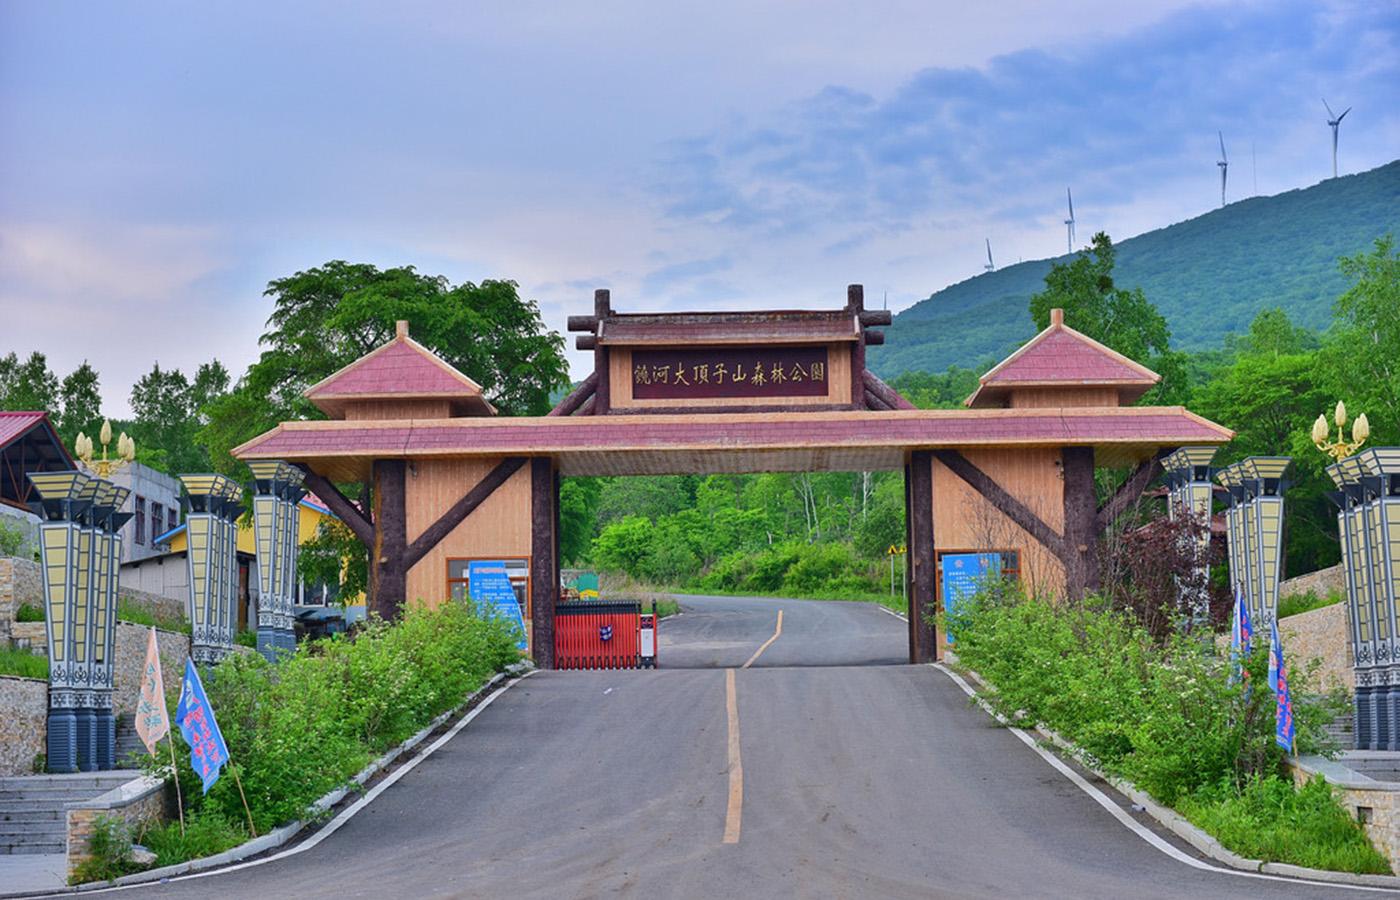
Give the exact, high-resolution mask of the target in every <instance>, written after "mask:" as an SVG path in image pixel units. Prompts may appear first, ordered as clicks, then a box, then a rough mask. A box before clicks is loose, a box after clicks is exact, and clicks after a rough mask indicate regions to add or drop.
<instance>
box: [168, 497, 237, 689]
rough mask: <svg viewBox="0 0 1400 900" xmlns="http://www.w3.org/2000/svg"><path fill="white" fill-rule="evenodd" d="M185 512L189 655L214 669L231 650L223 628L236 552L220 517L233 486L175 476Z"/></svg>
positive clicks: (228, 633) (226, 627) (226, 621)
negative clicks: (182, 490) (182, 489)
mask: <svg viewBox="0 0 1400 900" xmlns="http://www.w3.org/2000/svg"><path fill="white" fill-rule="evenodd" d="M180 481H181V482H182V483H183V484H184V486H185V497H186V503H187V505H188V509H187V511H186V516H185V527H186V535H187V537H188V542H187V546H188V552H187V553H186V559H185V563H186V567H187V571H188V572H189V582H190V596H189V606H188V611H189V616H190V638H191V640H190V645H191V649H190V656H191V657H192V658H193V659H194V661H195V662H196V663H200V664H204V665H214V664H217V663H218V662H219V661H220V660H222V659H223V658H224V657H225V656H226V655H228V653H229V652H230V651H231V650H232V649H233V632H232V630H231V629H230V628H229V616H228V612H229V608H230V605H231V604H230V603H229V600H228V589H229V580H230V579H229V568H230V566H229V563H228V557H229V556H230V555H232V554H233V553H235V552H236V549H235V546H234V544H233V542H232V541H230V540H229V538H228V535H227V528H226V527H225V526H226V524H227V522H226V518H225V513H226V510H227V508H228V501H229V497H230V494H231V492H232V491H236V490H237V485H236V484H235V483H234V482H233V481H232V480H231V479H229V478H227V477H225V476H223V475H213V474H208V475H181V476H180Z"/></svg>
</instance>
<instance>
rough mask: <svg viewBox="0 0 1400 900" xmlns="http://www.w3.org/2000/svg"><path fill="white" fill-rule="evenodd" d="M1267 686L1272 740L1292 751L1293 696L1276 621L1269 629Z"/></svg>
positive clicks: (1293, 738)
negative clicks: (1270, 697)
mask: <svg viewBox="0 0 1400 900" xmlns="http://www.w3.org/2000/svg"><path fill="white" fill-rule="evenodd" d="M1269 688H1270V689H1271V690H1273V692H1274V698H1275V702H1274V742H1275V743H1276V744H1278V745H1279V746H1280V747H1282V748H1283V749H1285V750H1287V751H1288V752H1289V753H1292V752H1293V746H1294V740H1295V738H1296V735H1295V733H1294V729H1293V697H1292V695H1291V694H1290V693H1289V691H1288V666H1287V665H1286V664H1285V663H1284V660H1283V644H1282V643H1281V642H1280V641H1279V639H1278V621H1277V620H1275V621H1274V622H1271V623H1270V630H1269Z"/></svg>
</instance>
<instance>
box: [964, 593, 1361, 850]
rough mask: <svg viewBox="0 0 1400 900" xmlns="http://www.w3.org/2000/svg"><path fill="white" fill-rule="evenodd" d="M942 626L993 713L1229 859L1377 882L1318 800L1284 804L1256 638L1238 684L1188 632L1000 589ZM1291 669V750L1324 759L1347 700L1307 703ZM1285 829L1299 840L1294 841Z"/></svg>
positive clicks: (1291, 798) (1356, 837) (1263, 652)
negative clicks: (1082, 757) (1080, 757)
mask: <svg viewBox="0 0 1400 900" xmlns="http://www.w3.org/2000/svg"><path fill="white" fill-rule="evenodd" d="M947 624H948V627H949V628H951V629H952V630H953V631H954V632H955V633H956V634H957V645H956V648H957V652H958V657H959V659H960V660H961V661H962V662H963V663H966V664H967V665H969V666H971V667H972V668H973V669H976V670H977V671H978V672H979V673H980V674H981V675H982V676H983V677H985V678H986V679H987V680H988V681H989V682H991V683H992V684H993V685H995V686H996V689H997V690H996V693H995V694H994V695H993V696H992V697H990V698H989V699H990V701H991V702H992V703H994V704H995V705H996V706H997V707H998V708H999V709H1000V711H1001V712H1002V714H1003V715H1006V716H1007V717H1008V718H1016V717H1023V718H1024V719H1025V720H1027V721H1028V722H1031V723H1043V724H1045V725H1047V726H1049V727H1050V728H1053V729H1055V730H1056V731H1058V732H1060V733H1061V734H1063V735H1064V736H1065V737H1066V738H1068V739H1069V740H1071V741H1073V742H1075V743H1076V744H1078V745H1079V746H1080V747H1081V748H1083V750H1084V751H1085V752H1086V753H1087V754H1088V755H1089V756H1090V757H1091V759H1092V761H1093V762H1094V763H1096V764H1097V765H1098V766H1100V767H1101V768H1103V769H1106V770H1108V771H1110V772H1114V773H1116V774H1118V775H1121V776H1122V777H1124V778H1126V779H1127V780H1129V781H1132V782H1134V783H1135V784H1137V786H1138V787H1140V788H1142V789H1143V790H1146V791H1147V792H1148V793H1150V794H1152V796H1154V797H1156V798H1157V799H1158V800H1160V801H1162V802H1163V803H1167V804H1171V805H1176V806H1179V807H1180V808H1181V809H1182V810H1183V813H1185V814H1187V815H1188V817H1191V818H1192V821H1195V822H1197V824H1199V825H1201V827H1204V828H1206V829H1207V830H1209V831H1210V832H1211V833H1212V834H1214V835H1215V836H1216V837H1217V838H1218V839H1219V840H1220V841H1221V842H1222V843H1223V844H1225V846H1227V847H1229V848H1230V849H1231V850H1234V851H1235V852H1237V853H1244V854H1246V855H1253V856H1256V857H1259V856H1260V855H1261V854H1264V855H1263V856H1262V858H1265V859H1277V860H1280V861H1285V862H1290V863H1295V864H1299V865H1315V864H1319V862H1318V861H1319V860H1326V861H1327V862H1328V865H1329V866H1330V865H1332V864H1336V865H1338V866H1340V867H1342V868H1347V869H1349V870H1350V871H1375V869H1374V865H1375V862H1374V861H1375V859H1376V858H1377V857H1376V855H1375V851H1374V849H1372V848H1371V847H1370V845H1369V844H1368V843H1367V842H1366V840H1365V835H1364V834H1363V833H1362V832H1361V831H1360V830H1359V829H1358V828H1357V827H1356V825H1355V823H1351V822H1350V820H1349V819H1348V818H1347V815H1346V812H1345V811H1344V810H1343V809H1342V807H1341V806H1340V805H1339V804H1338V803H1337V802H1336V800H1335V799H1334V798H1333V797H1332V796H1331V794H1330V792H1329V791H1328V789H1327V788H1326V787H1325V786H1322V787H1312V788H1306V789H1304V790H1303V791H1299V792H1297V794H1296V796H1295V794H1294V791H1293V788H1292V784H1291V782H1289V781H1288V780H1287V774H1288V770H1287V767H1286V766H1285V760H1286V758H1285V755H1284V753H1283V751H1282V750H1281V749H1280V748H1279V747H1278V745H1277V744H1276V743H1275V742H1274V698H1273V695H1272V693H1271V692H1270V691H1269V690H1268V688H1267V686H1266V685H1267V682H1266V670H1267V667H1268V647H1267V639H1263V640H1260V639H1257V638H1256V642H1255V647H1254V652H1253V653H1252V654H1251V655H1250V656H1249V658H1247V659H1245V660H1243V667H1244V670H1245V672H1246V673H1247V676H1246V677H1243V678H1240V679H1232V678H1231V677H1230V673H1231V661H1230V659H1229V658H1228V655H1227V654H1224V653H1222V652H1221V651H1218V650H1217V649H1216V645H1215V643H1214V642H1213V641H1211V640H1209V639H1206V640H1202V639H1201V638H1200V637H1199V636H1198V635H1199V633H1197V634H1195V635H1191V634H1185V633H1183V629H1182V628H1180V627H1178V628H1176V629H1173V630H1171V631H1170V632H1168V633H1167V634H1165V635H1161V636H1157V635H1154V633H1153V630H1150V629H1149V628H1147V627H1145V626H1144V625H1142V624H1140V623H1139V622H1138V621H1136V620H1135V619H1134V618H1133V617H1132V616H1131V615H1130V614H1129V613H1128V612H1125V611H1123V610H1121V609H1116V608H1114V607H1113V606H1112V603H1111V601H1107V600H1102V599H1098V598H1090V599H1088V600H1086V601H1085V602H1084V603H1082V604H1065V605H1059V606H1057V605H1054V604H1052V603H1051V602H1049V601H1048V600H1046V599H1042V598H1025V597H1023V596H1021V595H1020V594H1019V593H1018V592H1017V591H1016V590H1014V589H1009V588H1008V586H1007V585H1005V584H1003V585H1001V586H999V588H998V589H997V590H987V591H983V592H981V593H979V594H978V595H977V596H976V597H974V598H973V599H972V600H970V601H969V602H967V603H965V604H963V605H962V606H961V607H960V608H959V610H958V612H957V613H956V614H955V615H953V616H950V617H949V618H948V622H947ZM1299 663H1300V661H1299V660H1297V659H1292V660H1290V669H1291V671H1290V684H1291V688H1292V692H1293V699H1294V702H1293V706H1294V720H1295V727H1296V733H1297V749H1298V752H1299V753H1322V754H1333V753H1335V750H1336V747H1335V744H1334V743H1333V742H1332V741H1331V739H1330V737H1329V736H1328V734H1327V732H1326V728H1325V726H1326V724H1327V723H1328V722H1330V721H1332V720H1333V719H1334V718H1335V717H1336V716H1337V715H1338V714H1339V713H1340V712H1342V711H1344V710H1345V708H1346V699H1345V697H1343V696H1340V695H1336V696H1315V695H1309V693H1308V685H1309V682H1310V679H1311V676H1312V674H1313V673H1314V672H1315V669H1316V665H1315V664H1314V665H1312V666H1300V665H1299ZM1188 810H1189V811H1190V812H1187V811H1188ZM1339 822H1340V823H1341V824H1338V823H1339ZM1343 826H1345V827H1343ZM1290 829H1297V830H1299V831H1300V833H1301V834H1304V835H1306V836H1307V837H1306V838H1300V839H1298V840H1294V839H1293V838H1290V837H1288V834H1287V833H1288V832H1289V830H1290ZM1246 838H1248V839H1246ZM1251 841H1252V842H1253V843H1251ZM1306 841H1314V842H1317V841H1321V842H1322V843H1320V844H1316V845H1315V846H1310V847H1307V848H1305V847H1304V845H1305V843H1306ZM1305 849H1306V852H1305ZM1382 863H1383V860H1382Z"/></svg>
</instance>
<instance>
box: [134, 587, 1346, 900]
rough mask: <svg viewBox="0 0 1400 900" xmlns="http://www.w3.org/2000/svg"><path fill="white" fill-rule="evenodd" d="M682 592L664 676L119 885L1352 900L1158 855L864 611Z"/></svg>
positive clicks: (874, 612) (481, 892)
mask: <svg viewBox="0 0 1400 900" xmlns="http://www.w3.org/2000/svg"><path fill="white" fill-rule="evenodd" d="M680 600H681V604H682V607H683V610H684V613H683V615H681V616H680V617H678V618H675V619H667V620H664V621H663V622H662V626H661V628H662V631H661V634H662V640H661V663H662V668H661V669H659V670H657V671H643V672H541V673H539V674H537V675H535V676H533V677H531V678H529V679H526V680H525V681H523V682H521V683H520V684H518V685H516V686H515V687H513V688H512V689H511V690H509V691H507V692H506V693H504V694H502V695H501V696H500V697H499V699H497V701H496V702H495V703H494V704H493V705H492V706H490V707H489V708H488V709H486V710H484V711H483V712H482V713H481V714H480V715H479V716H478V717H477V719H476V720H475V721H473V722H472V723H471V724H470V725H468V726H467V727H466V729H465V730H463V731H462V732H461V733H460V734H459V735H458V736H457V737H456V738H455V739H453V740H452V741H451V742H449V743H448V744H446V745H445V746H444V747H443V748H442V749H441V750H439V751H438V752H437V753H436V754H435V755H433V756H431V757H429V758H428V759H426V760H425V761H424V762H423V763H422V764H421V765H419V766H418V767H417V768H416V769H414V770H413V771H411V772H409V773H408V774H407V775H406V776H405V777H404V778H403V779H402V780H401V781H399V782H398V783H397V784H395V785H393V786H391V787H390V788H389V789H388V790H386V791H385V792H384V793H383V794H382V795H381V796H380V797H378V798H377V799H376V800H375V801H374V802H373V803H371V804H369V806H367V807H366V808H365V810H364V811H363V812H361V813H360V814H359V815H358V816H357V817H355V818H353V819H351V820H350V821H349V822H348V823H347V824H346V825H345V827H343V828H342V829H341V830H340V831H338V832H337V833H335V834H333V835H331V836H330V837H329V838H327V839H326V840H325V841H324V842H323V843H321V844H320V845H318V846H316V847H315V848H313V849H311V850H309V851H307V852H306V853H303V854H300V855H297V856H294V857H291V858H288V859H285V860H280V861H277V862H272V863H268V864H266V865H261V866H254V867H251V868H247V869H241V870H238V871H234V872H230V873H226V874H220V875H215V876H212V877H207V878H199V879H193V880H189V881H181V882H174V883H170V884H167V885H159V886H151V887H145V888H139V889H137V890H135V891H132V892H129V895H135V896H152V897H201V898H203V897H236V898H249V900H270V898H276V897H336V898H355V897H375V898H380V897H389V898H405V900H406V898H416V897H484V898H496V897H501V898H513V897H541V898H544V897H548V898H575V897H614V896H617V897H638V898H658V897H661V898H665V897H742V898H770V897H814V898H816V897H820V898H826V897H849V898H866V897H870V898H883V897H891V898H906V897H907V898H925V897H988V898H991V897H998V898H1000V897H1022V898H1039V897H1105V898H1108V897H1112V898H1139V897H1142V898H1154V897H1205V898H1236V897H1238V898H1255V897H1260V896H1267V897H1289V898H1294V897H1364V896H1368V894H1366V893H1363V892H1359V891H1351V890H1345V889H1341V888H1332V887H1314V886H1309V885H1301V884H1296V883H1288V882H1280V881H1265V880H1258V879H1251V878H1244V877H1239V876H1234V875H1227V874H1219V873H1215V872H1209V871H1204V872H1203V871H1200V870H1197V869H1194V868H1192V867H1190V866H1188V865H1186V864H1184V863H1182V862H1180V861H1177V860H1174V859H1171V858H1170V857H1168V856H1166V855H1165V854H1163V853H1162V852H1161V851H1159V850H1157V849H1154V848H1153V847H1151V846H1149V845H1148V844H1147V843H1146V842H1145V841H1144V840H1143V839H1142V838H1141V837H1139V836H1137V835H1135V834H1134V833H1132V832H1131V831H1129V830H1128V829H1127V828H1125V827H1124V826H1123V825H1122V824H1120V823H1119V822H1118V821H1116V820H1115V819H1114V818H1113V817H1112V816H1110V815H1109V814H1108V813H1107V812H1106V811H1105V810H1104V809H1103V808H1101V807H1100V806H1098V805H1097V804H1096V803H1095V802H1094V800H1092V799H1091V798H1090V797H1089V796H1087V795H1086V794H1085V793H1084V792H1083V791H1081V790H1080V789H1079V788H1078V787H1076V786H1075V785H1074V784H1072V783H1071V782H1070V781H1069V780H1067V779H1066V778H1065V777H1064V776H1063V775H1061V774H1060V773H1058V772H1056V771H1055V770H1054V769H1053V768H1051V767H1050V766H1049V765H1048V764H1047V763H1046V762H1045V761H1044V760H1043V759H1041V758H1040V757H1039V756H1038V755H1036V753H1035V752H1034V751H1032V750H1031V749H1030V748H1028V747H1026V746H1025V745H1023V744H1022V743H1021V742H1019V741H1018V740H1017V739H1016V737H1015V736H1014V735H1012V734H1011V733H1009V732H1008V731H1007V730H1005V729H1003V728H1000V727H997V726H996V725H995V723H993V722H992V721H991V720H990V719H989V718H988V717H987V716H986V715H985V714H984V713H982V712H981V711H980V710H979V709H977V708H976V707H973V706H971V705H970V704H969V702H968V699H967V697H966V696H965V695H964V694H963V693H962V692H961V691H960V690H959V689H958V687H957V686H956V685H955V684H954V683H953V682H952V681H951V680H949V678H948V677H947V676H946V675H944V674H943V673H942V672H940V671H938V670H936V669H933V668H930V667H927V666H910V665H904V664H902V663H903V661H904V659H905V658H906V654H907V630H906V626H905V624H904V623H903V622H902V621H900V620H899V619H897V618H896V617H894V616H893V615H890V614H889V613H887V612H885V611H883V610H881V609H879V608H877V607H875V606H872V605H865V604H856V603H834V602H812V601H794V600H770V599H758V598H740V597H682V598H680ZM780 610H781V612H782V627H781V631H780V632H779V629H778V627H777V623H778V613H779V611H780ZM760 651H761V652H760ZM756 653H757V654H758V655H757V656H756V657H755V654H756ZM746 663H749V665H748V667H747V668H743V666H744V665H745V664H746ZM1115 796H1116V795H1115ZM1120 800H1121V798H1120ZM1135 817H1136V818H1138V819H1140V820H1143V821H1147V822H1150V820H1147V819H1146V818H1145V817H1143V816H1135ZM1193 855H1194V854H1193Z"/></svg>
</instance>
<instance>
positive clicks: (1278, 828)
mask: <svg viewBox="0 0 1400 900" xmlns="http://www.w3.org/2000/svg"><path fill="white" fill-rule="evenodd" d="M1176 806H1177V810H1178V811H1179V812H1180V813H1181V814H1182V815H1184V816H1186V818H1187V819H1189V820H1190V821H1191V822H1192V824H1194V825H1196V826H1198V827H1200V828H1203V829H1205V830H1206V831H1208V832H1210V833H1211V834H1212V835H1214V836H1215V837H1216V839H1217V840H1219V841H1220V843H1222V844H1224V845H1225V846H1226V847H1227V848H1228V849H1230V850H1233V851H1234V852H1235V853H1238V854H1240V855H1241V856H1246V857H1249V858H1250V859H1262V860H1264V861H1266V862H1287V863H1292V864H1293V865H1299V866H1308V867H1309V868H1314V869H1331V870H1333V871H1341V872H1357V873H1361V874H1372V875H1389V874H1390V865H1389V863H1387V861H1386V858H1385V857H1384V856H1382V855H1381V854H1380V852H1379V851H1377V850H1376V848H1375V847H1373V846H1371V843H1370V841H1368V840H1367V839H1366V833H1365V832H1364V831H1363V830H1362V829H1361V827H1360V826H1359V825H1358V824H1357V823H1356V822H1354V821H1352V819H1351V818H1350V817H1349V816H1348V815H1347V813H1346V810H1345V809H1344V808H1343V807H1342V806H1341V804H1340V803H1338V802H1337V800H1336V798H1335V797H1334V796H1333V792H1332V788H1331V787H1329V786H1328V784H1327V782H1326V781H1324V780H1323V779H1322V778H1321V777H1320V776H1319V777H1316V778H1314V779H1312V780H1311V781H1309V782H1308V783H1307V784H1305V785H1303V786H1302V787H1301V788H1298V789H1297V790H1295V789H1294V787H1293V785H1292V784H1291V783H1289V782H1288V781H1285V780H1284V779H1282V778H1279V777H1278V776H1277V775H1273V776H1270V777H1268V778H1256V779H1253V780H1251V781H1249V782H1248V783H1246V784H1245V786H1244V787H1243V788H1242V789H1240V788H1236V787H1235V786H1234V785H1233V784H1221V785H1216V786H1208V787H1204V788H1201V789H1199V790H1197V791H1196V792H1195V793H1193V794H1191V795H1189V796H1187V797H1185V798H1183V799H1182V800H1180V801H1178V803H1177V804H1176Z"/></svg>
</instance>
